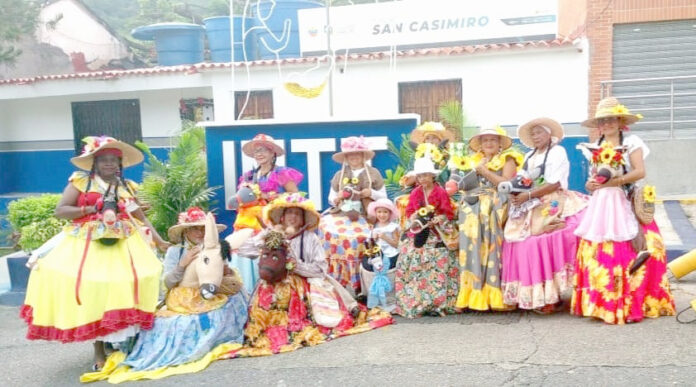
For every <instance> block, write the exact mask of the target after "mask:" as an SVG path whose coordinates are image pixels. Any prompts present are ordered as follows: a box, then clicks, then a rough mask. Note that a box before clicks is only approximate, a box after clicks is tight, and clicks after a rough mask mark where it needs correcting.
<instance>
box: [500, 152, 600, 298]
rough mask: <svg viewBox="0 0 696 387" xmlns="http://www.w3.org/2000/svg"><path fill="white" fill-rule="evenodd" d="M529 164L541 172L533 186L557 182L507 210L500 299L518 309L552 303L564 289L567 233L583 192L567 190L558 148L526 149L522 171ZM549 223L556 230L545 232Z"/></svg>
mask: <svg viewBox="0 0 696 387" xmlns="http://www.w3.org/2000/svg"><path fill="white" fill-rule="evenodd" d="M535 168H540V169H541V170H542V174H541V175H540V178H539V179H537V180H536V181H535V183H534V188H536V187H538V186H540V185H542V184H543V183H549V184H553V183H560V188H559V189H558V190H556V191H554V192H552V193H550V194H547V195H545V196H543V197H541V198H535V199H532V200H528V201H526V202H524V203H522V205H520V206H512V205H511V206H509V209H508V219H507V222H506V223H505V228H504V238H505V239H504V241H503V255H502V257H503V270H502V277H503V281H502V290H503V302H504V303H505V304H507V305H516V306H517V307H519V308H521V309H537V308H542V307H544V306H546V305H554V304H556V303H558V302H559V301H560V300H561V294H562V293H565V292H567V291H570V289H571V287H572V284H571V282H570V281H571V278H570V275H571V274H572V270H573V265H574V262H575V254H576V251H577V245H578V238H577V237H576V236H575V234H573V231H575V228H576V227H577V226H578V224H579V223H580V220H581V219H582V211H583V210H584V208H585V207H586V205H587V200H586V198H585V197H584V195H582V194H579V193H577V192H574V191H569V190H568V189H567V188H568V175H569V173H570V163H569V162H568V156H567V154H566V152H565V149H564V148H563V147H562V146H559V145H552V146H551V147H550V148H549V149H548V150H547V151H546V152H543V153H537V152H535V151H531V152H529V153H527V154H526V155H525V167H524V169H526V170H527V171H531V170H534V169H535ZM521 195H525V194H524V193H522V194H521ZM550 225H554V226H556V227H560V228H557V229H555V230H554V231H548V230H549V229H546V227H547V226H550Z"/></svg>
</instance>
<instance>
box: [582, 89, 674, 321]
mask: <svg viewBox="0 0 696 387" xmlns="http://www.w3.org/2000/svg"><path fill="white" fill-rule="evenodd" d="M639 118H640V117H639V116H637V115H634V114H631V113H630V112H629V111H628V109H626V107H624V106H623V105H620V104H619V101H618V100H617V99H616V98H611V97H610V98H605V99H603V100H602V101H600V102H599V105H598V106H597V112H596V114H595V117H594V118H591V119H588V120H587V121H585V122H583V125H584V126H588V127H591V128H595V127H598V128H599V131H600V134H601V138H600V139H599V141H598V142H597V146H598V147H601V148H604V150H603V151H602V152H601V153H604V154H614V155H616V154H617V153H616V152H615V151H614V147H625V148H626V150H625V151H622V152H621V153H619V155H620V157H617V159H618V160H621V161H617V162H616V164H619V168H618V169H619V174H618V176H616V177H613V178H611V179H609V180H608V181H606V182H604V183H603V184H601V183H599V182H598V181H597V180H596V179H595V178H594V177H592V178H590V180H588V182H587V184H586V188H587V190H588V191H590V192H592V197H591V198H590V204H589V208H588V209H587V214H586V215H585V218H584V219H583V221H582V222H581V223H580V225H579V226H578V229H577V230H576V231H575V233H576V234H577V235H578V236H579V237H581V238H582V240H581V241H580V246H579V248H578V254H577V265H576V274H575V292H574V293H573V299H572V304H571V313H573V314H576V315H579V316H587V317H595V318H598V319H601V320H604V322H606V323H609V324H624V323H627V322H629V323H630V322H638V321H641V320H642V319H643V317H659V316H671V315H674V313H675V310H674V299H673V298H672V294H671V293H670V289H669V281H668V280H667V273H666V271H667V268H666V265H665V258H666V252H665V247H664V243H663V241H662V236H661V235H660V230H659V229H658V228H657V224H655V221H652V222H650V223H648V224H639V223H638V221H637V220H636V216H635V215H634V214H633V212H632V211H631V205H630V203H629V201H628V199H627V197H626V194H625V192H624V188H628V187H630V188H632V189H633V190H634V191H636V192H634V193H633V194H634V195H643V194H644V193H643V190H639V189H638V188H636V186H635V184H636V183H637V182H639V181H640V180H641V179H642V178H643V177H644V176H645V167H644V163H643V159H644V158H645V157H647V156H648V153H649V152H650V151H649V149H648V147H647V146H646V145H645V143H644V142H643V141H642V140H641V139H640V138H639V137H638V136H635V135H630V136H625V137H624V131H625V130H628V127H627V125H629V124H632V123H634V122H636V121H638V119H639ZM619 149H620V150H622V148H619ZM601 153H599V152H598V156H600V158H601ZM586 156H588V158H589V159H590V160H592V158H593V157H592V155H591V154H587V153H586ZM611 159H612V161H613V160H614V158H613V157H611ZM597 161H601V160H597ZM595 164H596V163H595ZM634 240H635V241H639V242H645V243H636V245H637V247H638V248H637V249H636V248H635V247H634V246H633V243H632V242H634ZM643 245H644V246H643ZM643 249H645V250H644V251H640V253H639V252H638V250H643ZM641 255H642V257H641ZM646 258H647V261H644V262H643V263H642V265H639V264H638V263H637V262H638V261H640V260H644V259H646Z"/></svg>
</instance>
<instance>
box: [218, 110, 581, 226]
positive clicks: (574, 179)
mask: <svg viewBox="0 0 696 387" xmlns="http://www.w3.org/2000/svg"><path fill="white" fill-rule="evenodd" d="M415 126H416V120H415V119H393V120H380V121H343V122H316V123H303V124H281V123H279V124H271V125H269V124H263V125H259V124H256V125H255V124H253V123H250V124H249V125H239V126H224V127H208V128H206V143H207V150H208V184H209V185H211V186H224V183H225V182H224V178H223V169H222V160H223V156H222V142H223V141H234V142H235V144H234V146H235V165H236V167H237V170H236V171H235V176H237V178H239V176H241V174H242V173H243V172H244V171H242V170H241V168H242V167H241V163H242V161H241V159H242V152H241V144H240V141H243V140H251V139H252V138H253V137H254V136H255V135H256V134H258V133H265V134H268V135H270V136H272V137H273V138H274V139H276V140H279V139H282V140H283V141H284V143H285V144H284V145H285V149H286V150H290V151H289V152H288V154H287V158H286V165H288V166H291V167H293V168H295V169H297V170H299V171H300V172H302V173H304V174H305V179H304V180H303V181H302V183H301V184H300V187H299V188H300V190H301V191H307V189H308V182H307V172H308V168H319V169H320V173H321V180H322V183H323V184H322V190H323V192H322V203H321V204H320V203H316V204H317V205H318V207H321V208H326V206H327V204H326V200H327V197H328V193H329V184H328V182H329V181H330V179H331V177H333V175H334V173H335V172H336V171H338V170H339V164H337V163H336V162H334V161H333V160H332V159H331V155H332V154H333V153H332V152H326V153H321V156H320V165H312V166H308V165H307V155H306V153H293V152H292V150H291V149H290V140H291V139H307V138H333V139H334V140H335V144H336V149H339V148H340V138H344V137H348V136H355V135H366V136H387V137H388V138H389V140H391V141H393V142H394V143H396V144H397V145H398V144H400V142H401V134H402V133H409V132H410V131H411V130H412V129H413V128H414V127H415ZM584 141H587V138H586V137H568V138H565V139H564V140H563V141H562V143H561V145H562V146H563V147H565V148H566V151H567V153H568V158H569V160H570V164H571V172H570V179H569V187H570V189H573V190H578V191H584V184H585V178H586V176H587V162H586V161H585V159H584V158H583V157H582V155H581V154H580V152H579V151H578V150H576V149H575V146H576V145H577V144H578V143H580V142H584ZM395 163H396V158H395V157H394V156H393V155H391V154H390V153H389V152H388V151H379V152H377V153H376V156H375V159H374V161H373V165H374V166H375V167H376V168H377V169H379V170H380V171H382V172H383V171H384V170H386V169H390V168H391V169H393V168H394V165H395ZM214 198H215V200H216V201H217V203H216V205H215V206H214V207H213V208H214V210H215V212H216V214H217V216H218V221H220V222H221V223H223V224H226V225H231V224H232V223H233V222H234V212H232V211H228V210H226V209H225V208H224V203H225V201H226V198H225V197H224V189H223V188H221V189H219V190H217V191H216V194H215V197H214ZM322 204H323V205H322Z"/></svg>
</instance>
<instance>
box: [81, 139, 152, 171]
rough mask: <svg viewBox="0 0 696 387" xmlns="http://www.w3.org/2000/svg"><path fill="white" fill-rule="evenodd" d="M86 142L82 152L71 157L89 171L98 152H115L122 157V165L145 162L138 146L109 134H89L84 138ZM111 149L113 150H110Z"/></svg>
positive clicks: (125, 166)
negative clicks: (98, 135)
mask: <svg viewBox="0 0 696 387" xmlns="http://www.w3.org/2000/svg"><path fill="white" fill-rule="evenodd" d="M82 142H84V143H85V146H84V148H82V154H80V155H79V156H75V157H73V158H71V159H70V162H71V163H73V165H75V166H76V167H78V168H80V169H84V170H85V171H89V170H91V169H92V164H93V163H94V157H95V156H97V155H98V154H104V153H111V152H113V153H114V154H116V155H117V156H118V157H120V158H121V165H122V166H123V168H127V167H130V166H133V165H136V164H140V163H142V162H143V159H144V157H143V154H142V152H140V151H139V150H138V149H137V148H136V147H134V146H132V145H129V144H126V143H125V142H121V141H119V140H117V139H115V138H113V137H108V136H100V137H97V136H88V137H85V138H83V139H82ZM109 150H111V151H109Z"/></svg>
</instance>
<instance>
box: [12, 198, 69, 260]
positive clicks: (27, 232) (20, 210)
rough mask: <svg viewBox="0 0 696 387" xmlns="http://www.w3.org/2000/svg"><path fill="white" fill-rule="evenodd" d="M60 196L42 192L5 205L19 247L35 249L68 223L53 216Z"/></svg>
mask: <svg viewBox="0 0 696 387" xmlns="http://www.w3.org/2000/svg"><path fill="white" fill-rule="evenodd" d="M60 197H61V195H59V194H43V195H39V196H31V197H26V198H22V199H17V200H13V201H12V202H10V204H9V205H8V206H7V220H8V221H9V222H10V225H11V226H12V230H13V231H14V234H15V238H16V240H17V245H18V246H19V247H21V248H22V249H23V250H33V249H36V248H37V247H39V246H41V245H42V244H44V243H45V242H46V241H47V240H49V239H51V237H53V236H54V235H56V234H57V233H59V232H60V231H61V230H62V228H63V226H64V225H66V224H67V223H68V221H67V220H63V219H57V218H56V217H55V216H53V213H54V211H55V209H56V206H57V205H58V202H59V201H60Z"/></svg>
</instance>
